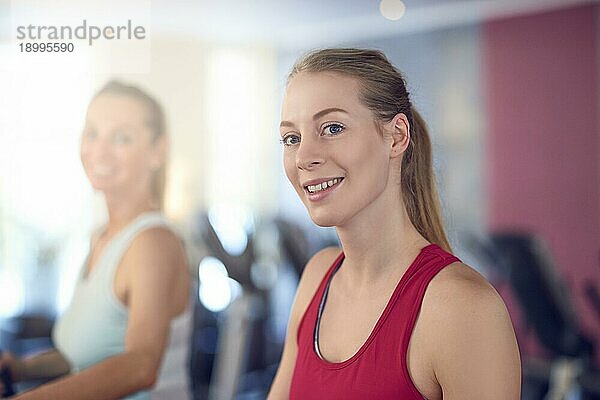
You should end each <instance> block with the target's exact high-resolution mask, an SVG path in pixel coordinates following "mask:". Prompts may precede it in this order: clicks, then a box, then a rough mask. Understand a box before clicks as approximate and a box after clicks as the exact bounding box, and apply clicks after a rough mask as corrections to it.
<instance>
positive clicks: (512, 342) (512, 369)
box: [419, 262, 521, 400]
mask: <svg viewBox="0 0 600 400" xmlns="http://www.w3.org/2000/svg"><path fill="white" fill-rule="evenodd" d="M419 320H420V321H419V323H420V324H421V329H420V332H421V335H422V336H423V337H422V339H423V343H424V344H425V346H426V347H425V348H427V349H429V351H427V354H426V357H428V358H429V360H430V365H431V366H432V368H433V373H434V375H435V376H434V379H435V380H436V381H437V383H438V384H439V386H440V388H441V391H442V393H443V398H444V400H448V399H450V400H452V399H465V398H473V399H474V398H476V399H484V400H488V399H489V400H496V399H498V400H500V399H503V400H505V399H515V400H517V399H519V398H520V387H521V362H520V356H519V350H518V346H517V341H516V338H515V334H514V330H513V327H512V323H511V320H510V316H509V314H508V311H507V309H506V306H505V304H504V301H503V300H502V298H501V297H500V295H499V294H498V293H497V292H496V290H495V289H494V288H493V286H492V285H491V284H489V282H487V280H486V279H485V278H484V277H482V276H481V275H480V274H479V273H478V272H476V271H475V270H474V269H472V268H471V267H469V266H467V265H466V264H463V263H459V262H456V263H453V264H451V265H448V266H447V267H445V268H444V269H442V270H441V271H440V272H439V273H438V274H437V275H436V276H435V277H434V278H433V279H432V280H431V282H430V284H429V286H428V289H427V291H426V293H425V297H424V299H423V303H422V309H421V314H420V316H419Z"/></svg>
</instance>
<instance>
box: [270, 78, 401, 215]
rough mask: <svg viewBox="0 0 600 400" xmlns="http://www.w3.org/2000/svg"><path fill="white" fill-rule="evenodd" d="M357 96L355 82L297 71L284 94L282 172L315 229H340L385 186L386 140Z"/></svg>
mask: <svg viewBox="0 0 600 400" xmlns="http://www.w3.org/2000/svg"><path fill="white" fill-rule="evenodd" d="M358 96H359V82H358V81H357V80H356V79H355V78H352V77H349V76H346V75H342V74H337V73H330V72H318V73H307V72H301V73H299V74H297V75H295V76H294V77H293V78H292V79H291V81H290V82H289V84H288V87H287V90H286V94H285V98H284V102H283V107H282V121H281V124H280V133H281V138H282V141H283V144H284V151H283V160H284V167H285V172H286V175H287V177H288V179H289V180H290V182H291V184H292V186H293V187H294V189H296V192H297V193H298V195H299V196H300V199H301V200H302V202H303V203H304V205H305V206H306V208H307V209H308V212H309V214H310V216H311V218H312V220H313V221H314V222H315V223H316V224H317V225H320V226H343V225H344V224H345V223H347V222H348V221H350V220H351V219H352V218H353V217H354V216H356V215H357V214H359V213H360V212H361V211H362V210H364V209H365V208H368V207H370V206H371V205H372V204H373V203H374V202H376V201H377V199H378V198H380V197H381V194H382V193H383V191H384V190H385V189H386V187H387V186H388V180H389V179H388V178H389V171H390V147H391V146H390V141H389V140H387V139H386V138H385V137H384V136H383V135H381V134H380V132H379V131H378V129H377V125H376V122H375V119H374V118H373V115H372V113H371V111H370V110H369V109H368V108H367V107H366V106H365V105H364V104H363V103H362V102H361V101H360V99H359V97H358ZM394 190H397V188H395V189H394Z"/></svg>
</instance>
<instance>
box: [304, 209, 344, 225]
mask: <svg viewBox="0 0 600 400" xmlns="http://www.w3.org/2000/svg"><path fill="white" fill-rule="evenodd" d="M309 215H310V219H312V221H313V222H314V223H315V224H316V225H318V226H320V227H323V228H329V227H331V226H337V225H339V224H340V222H341V218H340V217H339V216H337V215H332V214H324V213H319V212H310V211H309Z"/></svg>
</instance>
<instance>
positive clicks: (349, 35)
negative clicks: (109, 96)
mask: <svg viewBox="0 0 600 400" xmlns="http://www.w3.org/2000/svg"><path fill="white" fill-rule="evenodd" d="M84 19H85V20H86V21H87V23H88V24H95V25H99V26H104V25H123V24H126V23H127V21H128V20H131V21H132V22H133V23H134V24H135V25H141V26H144V27H145V30H146V33H147V36H146V38H145V39H144V40H120V41H118V42H117V41H107V40H104V41H102V40H98V41H97V42H96V43H94V44H93V45H92V46H89V45H88V44H87V43H86V42H85V41H74V43H75V51H73V52H72V53H60V54H59V53H46V54H42V53H37V54H34V53H23V52H20V50H19V43H20V42H19V41H18V40H17V39H16V32H17V31H16V29H17V27H18V26H27V25H29V24H33V25H36V24H37V25H55V26H60V25H69V26H72V27H75V26H78V25H81V23H82V20H84ZM324 46H360V47H373V48H377V49H381V50H383V51H384V52H385V53H386V54H387V55H388V57H389V58H390V60H391V61H392V62H393V63H394V64H395V65H396V66H397V67H398V68H399V69H400V70H401V71H403V72H404V74H405V76H406V79H407V82H408V86H409V88H410V90H411V93H412V98H413V102H414V103H415V105H416V106H417V108H418V109H419V110H420V111H421V113H422V115H423V116H424V118H425V119H426V121H428V123H429V126H430V132H431V135H432V141H433V146H434V165H435V169H436V176H437V180H438V185H439V190H440V194H441V200H442V204H443V212H444V215H445V221H446V228H447V232H448V234H449V236H450V241H451V244H452V246H453V249H454V252H455V253H456V254H457V255H458V256H459V257H460V258H461V259H462V260H463V261H465V262H466V263H467V264H470V265H472V266H473V267H475V268H476V269H478V270H479V271H480V272H481V273H482V274H484V275H485V276H486V277H487V278H488V279H489V280H490V281H491V282H492V283H493V284H494V285H495V287H496V288H497V289H498V290H499V292H500V293H501V294H502V296H503V297H504V299H505V301H506V302H507V305H508V307H509V311H510V314H511V317H512V319H513V324H514V325H515V329H516V331H517V336H518V340H519V344H520V348H521V352H522V357H523V365H524V385H523V399H543V398H544V396H550V395H549V394H548V393H549V392H550V394H552V393H554V394H555V395H557V393H563V394H564V395H563V397H552V398H569V399H596V398H600V375H599V374H598V372H597V370H598V368H599V367H600V350H599V348H600V294H599V292H600V135H599V127H600V125H599V122H600V119H599V116H600V102H599V94H600V92H599V90H600V86H599V77H600V63H599V60H600V3H599V2H597V1H577V0H499V1H492V0H488V1H485V0H463V1H457V0H405V1H404V2H400V1H392V0H384V1H381V2H380V1H379V0H328V1H315V0H305V1H300V0H284V1H276V0H254V1H242V0H239V1H234V0H225V1H208V0H198V1H191V0H174V1H166V0H165V1H159V0H152V1H150V0H140V1H131V2H126V3H125V2H116V1H114V0H113V1H102V2H100V1H95V2H90V1H77V2H76V1H56V2H52V3H49V2H44V1H29V0H26V1H7V0H0V348H2V349H10V350H12V351H13V352H15V353H17V354H29V353H32V352H36V351H40V350H42V349H44V348H47V347H48V346H50V345H51V342H50V339H49V332H50V328H51V326H52V321H53V320H54V319H55V317H56V315H58V314H60V312H61V310H63V309H64V308H65V306H66V305H67V304H68V302H69V299H70V296H71V291H72V288H73V285H74V283H75V279H76V277H77V272H78V271H79V269H80V268H81V265H82V262H83V259H84V257H85V255H86V253H87V250H88V247H89V238H90V234H91V232H92V230H93V229H94V228H95V227H97V226H98V225H99V224H102V222H103V221H104V219H105V210H104V209H103V208H102V206H101V204H102V202H101V201H100V199H99V198H98V197H97V195H96V194H94V193H93V191H92V190H91V188H90V187H89V184H88V182H87V180H86V178H85V175H84V173H83V170H82V168H81V166H80V160H79V140H80V133H81V129H82V127H83V122H84V119H85V112H86V108H87V105H88V103H89V100H90V99H91V97H92V95H93V93H94V92H95V91H96V90H97V89H99V88H100V87H101V86H102V85H103V84H104V83H105V82H106V81H107V80H108V79H111V78H117V79H120V80H123V81H125V82H130V83H134V84H138V85H140V86H141V87H143V88H145V89H147V90H148V91H149V92H150V93H152V94H153V95H155V96H156V97H157V98H158V100H159V101H160V102H161V103H162V104H163V106H164V107H165V112H166V114H167V118H168V127H169V134H170V138H171V152H170V159H169V166H168V186H167V198H166V214H167V215H168V216H169V217H170V218H171V219H172V220H173V221H175V222H176V224H177V226H178V228H179V229H180V232H181V234H182V235H183V236H184V237H185V239H186V247H187V251H188V253H189V258H190V266H191V267H190V268H191V273H192V274H194V276H195V277H196V278H197V280H198V296H197V300H196V303H197V304H196V311H195V329H194V335H193V346H192V358H191V360H190V374H191V376H192V381H193V390H194V394H195V398H196V399H204V398H223V399H225V398H238V399H260V398H264V397H265V393H266V391H267V390H268V387H269V385H270V382H271V380H272V378H273V375H274V373H275V370H276V368H277V362H278V359H279V356H280V353H281V349H282V343H283V338H284V334H285V328H286V323H287V318H288V315H289V309H290V307H291V304H292V301H293V296H294V292H295V287H296V284H297V281H298V277H299V274H300V273H301V271H302V268H303V266H304V263H305V262H306V260H307V259H308V258H309V257H310V256H311V255H312V254H313V253H314V252H316V251H317V250H319V249H320V248H322V247H324V246H327V245H331V244H335V243H336V242H337V239H336V236H335V231H333V230H331V229H322V228H317V227H315V226H313V224H312V223H311V221H310V220H309V218H308V216H307V214H306V211H305V209H304V207H303V205H302V204H301V203H300V201H299V200H298V198H297V195H296V193H295V192H294V191H293V190H292V188H291V187H290V186H289V184H288V182H287V180H286V178H285V176H284V173H283V167H282V163H281V144H280V143H279V134H278V124H279V111H280V103H281V99H282V94H283V90H284V86H285V81H286V75H287V72H288V71H289V69H290V67H291V66H292V64H293V62H294V60H295V59H296V58H297V57H299V56H300V55H302V54H303V53H305V52H306V51H308V50H310V49H314V48H317V47H324ZM561 390H562V392H561ZM567 396H571V397H567ZM546 398H551V397H546Z"/></svg>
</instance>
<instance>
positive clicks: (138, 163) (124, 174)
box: [81, 94, 162, 195]
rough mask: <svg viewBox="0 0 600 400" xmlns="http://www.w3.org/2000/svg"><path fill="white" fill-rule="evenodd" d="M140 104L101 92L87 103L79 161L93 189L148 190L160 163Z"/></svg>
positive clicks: (134, 100) (145, 112)
mask: <svg viewBox="0 0 600 400" xmlns="http://www.w3.org/2000/svg"><path fill="white" fill-rule="evenodd" d="M148 117H149V116H148V110H147V108H146V107H145V105H144V104H142V103H141V102H140V101H138V100H136V99H135V98H132V97H130V96H127V95H118V94H101V95H99V96H98V97H96V98H95V99H94V100H93V101H92V103H91V104H90V106H89V108H88V112H87V116H86V123H85V128H84V130H83V134H82V138H81V161H82V163H83V168H84V169H85V173H86V174H87V177H88V179H89V180H90V183H91V184H92V186H93V187H94V189H96V190H99V191H102V192H104V193H105V194H125V195H126V194H127V193H128V191H134V190H135V189H141V190H148V191H149V189H150V179H151V176H152V173H153V171H155V170H156V169H158V167H160V165H161V163H162V159H161V154H160V152H159V150H158V148H157V147H158V146H156V143H155V142H157V141H155V140H153V135H152V132H151V129H150V127H149V125H148V119H149V118H148Z"/></svg>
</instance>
